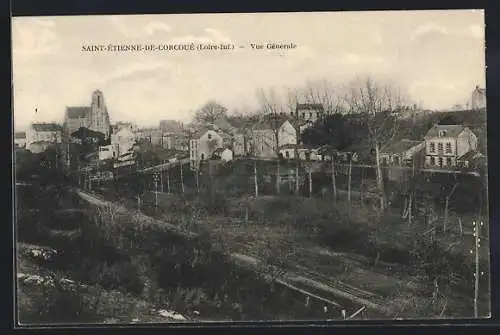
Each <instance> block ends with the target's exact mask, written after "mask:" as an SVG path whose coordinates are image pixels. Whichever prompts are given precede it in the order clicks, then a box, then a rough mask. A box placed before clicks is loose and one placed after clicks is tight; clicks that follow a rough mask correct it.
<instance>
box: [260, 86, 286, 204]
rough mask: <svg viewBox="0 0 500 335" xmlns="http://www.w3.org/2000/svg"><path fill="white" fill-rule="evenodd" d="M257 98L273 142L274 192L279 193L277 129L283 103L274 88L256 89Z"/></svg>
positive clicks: (279, 174)
mask: <svg viewBox="0 0 500 335" xmlns="http://www.w3.org/2000/svg"><path fill="white" fill-rule="evenodd" d="M257 99H258V102H259V105H260V109H261V113H262V114H263V115H262V117H263V118H264V120H265V121H266V122H268V123H269V126H270V130H271V131H272V137H273V140H274V143H273V144H272V147H273V150H274V151H275V154H276V156H277V160H276V194H277V195H279V194H280V176H281V173H280V149H279V147H280V138H279V131H280V128H281V125H282V121H283V119H282V117H281V116H282V115H283V114H284V108H283V105H282V104H281V103H280V101H279V98H278V97H277V95H276V92H275V91H274V89H270V90H269V91H268V92H266V91H265V90H263V89H260V90H258V91H257Z"/></svg>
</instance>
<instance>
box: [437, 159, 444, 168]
mask: <svg viewBox="0 0 500 335" xmlns="http://www.w3.org/2000/svg"><path fill="white" fill-rule="evenodd" d="M438 161H439V167H443V157H439V158H438Z"/></svg>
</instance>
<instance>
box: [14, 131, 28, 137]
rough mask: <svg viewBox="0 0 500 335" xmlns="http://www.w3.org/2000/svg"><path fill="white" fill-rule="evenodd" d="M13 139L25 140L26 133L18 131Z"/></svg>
mask: <svg viewBox="0 0 500 335" xmlns="http://www.w3.org/2000/svg"><path fill="white" fill-rule="evenodd" d="M14 138H26V132H24V131H18V132H16V133H15V134H14Z"/></svg>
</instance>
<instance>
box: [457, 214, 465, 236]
mask: <svg viewBox="0 0 500 335" xmlns="http://www.w3.org/2000/svg"><path fill="white" fill-rule="evenodd" d="M458 226H459V228H460V236H463V235H464V228H463V226H462V218H461V217H458Z"/></svg>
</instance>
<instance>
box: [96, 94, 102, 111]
mask: <svg viewBox="0 0 500 335" xmlns="http://www.w3.org/2000/svg"><path fill="white" fill-rule="evenodd" d="M97 108H101V97H100V96H99V95H98V96H97Z"/></svg>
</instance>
